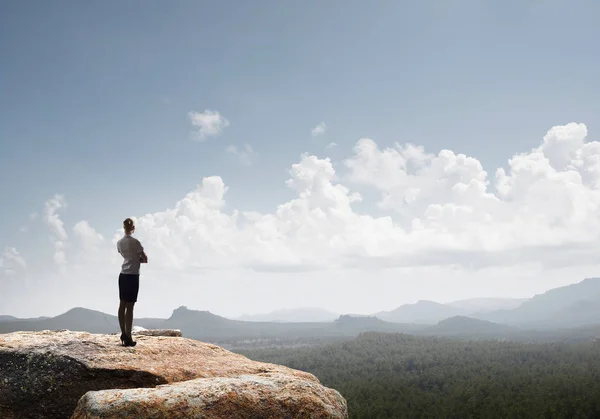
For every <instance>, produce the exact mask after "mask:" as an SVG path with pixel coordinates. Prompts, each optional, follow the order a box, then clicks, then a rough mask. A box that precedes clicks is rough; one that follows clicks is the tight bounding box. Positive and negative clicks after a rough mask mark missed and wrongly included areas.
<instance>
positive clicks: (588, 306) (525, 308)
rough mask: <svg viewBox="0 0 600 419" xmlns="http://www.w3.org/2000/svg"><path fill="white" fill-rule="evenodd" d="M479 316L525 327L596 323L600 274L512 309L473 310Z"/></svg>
mask: <svg viewBox="0 0 600 419" xmlns="http://www.w3.org/2000/svg"><path fill="white" fill-rule="evenodd" d="M472 317H476V318H479V319H482V320H489V321H492V322H496V323H504V324H508V325H517V326H521V327H527V328H538V329H539V328H542V329H551V328H557V327H561V328H567V327H584V326H590V325H593V324H598V323H600V278H587V279H584V280H583V281H581V282H578V283H576V284H571V285H567V286H564V287H559V288H553V289H551V290H549V291H546V292H544V293H542V294H538V295H535V296H534V297H532V298H530V299H529V300H527V301H525V302H524V303H522V304H521V305H519V306H518V307H516V308H514V309H512V310H497V311H492V312H488V313H479V314H475V315H473V316H472Z"/></svg>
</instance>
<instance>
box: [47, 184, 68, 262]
mask: <svg viewBox="0 0 600 419" xmlns="http://www.w3.org/2000/svg"><path fill="white" fill-rule="evenodd" d="M66 206H67V201H66V200H65V198H64V196H63V195H58V194H57V195H54V196H53V197H52V198H50V199H49V200H48V201H46V204H45V205H44V221H45V222H46V225H47V226H48V227H49V228H50V231H51V233H52V242H53V244H54V261H55V262H56V263H57V264H58V265H59V266H61V265H65V264H66V263H67V259H66V252H65V250H66V247H67V240H68V238H69V236H68V235H67V232H66V230H65V228H64V224H63V222H62V220H61V219H60V216H59V215H58V211H59V210H61V209H63V208H65V207H66Z"/></svg>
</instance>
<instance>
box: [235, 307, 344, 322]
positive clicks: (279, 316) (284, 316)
mask: <svg viewBox="0 0 600 419" xmlns="http://www.w3.org/2000/svg"><path fill="white" fill-rule="evenodd" d="M338 317H339V314H336V313H333V312H331V311H328V310H325V309H322V308H313V307H306V308H295V309H288V310H275V311H272V312H270V313H264V314H244V315H242V316H240V317H238V318H236V319H235V320H242V321H254V322H281V323H291V322H332V321H334V320H335V319H337V318H338Z"/></svg>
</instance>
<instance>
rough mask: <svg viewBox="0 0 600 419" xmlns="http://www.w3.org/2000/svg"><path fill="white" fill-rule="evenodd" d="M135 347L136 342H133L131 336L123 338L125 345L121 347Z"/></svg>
mask: <svg viewBox="0 0 600 419" xmlns="http://www.w3.org/2000/svg"><path fill="white" fill-rule="evenodd" d="M135 345H137V342H136V341H134V340H133V338H132V337H131V336H127V337H126V338H125V345H123V346H135Z"/></svg>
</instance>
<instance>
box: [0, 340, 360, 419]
mask: <svg viewBox="0 0 600 419" xmlns="http://www.w3.org/2000/svg"><path fill="white" fill-rule="evenodd" d="M136 340H137V342H138V344H137V346H135V347H122V346H121V345H120V343H119V338H118V335H101V334H90V333H85V332H70V331H43V332H15V333H9V334H3V335H0V365H1V366H2V367H1V368H0V417H1V418H6V419H11V418H69V417H73V418H77V419H79V418H90V419H91V418H112V417H119V418H144V417H152V418H170V417H173V418H174V417H178V418H180V417H197V418H206V419H209V418H232V419H235V418H257V419H258V418H347V417H348V411H347V405H346V401H345V400H344V398H343V397H342V396H341V395H340V394H339V393H338V392H337V391H336V390H334V389H330V388H327V387H324V386H323V385H321V383H320V382H319V380H318V379H317V378H316V377H315V376H314V375H312V374H309V373H306V372H303V371H298V370H294V369H291V368H287V367H284V366H281V365H275V364H268V363H262V362H256V361H252V360H250V359H248V358H246V357H244V356H242V355H239V354H235V353H233V352H230V351H227V350H225V349H223V348H221V347H219V346H216V345H212V344H208V343H203V342H199V341H195V340H192V339H186V338H183V337H171V336H146V335H138V336H136Z"/></svg>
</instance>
